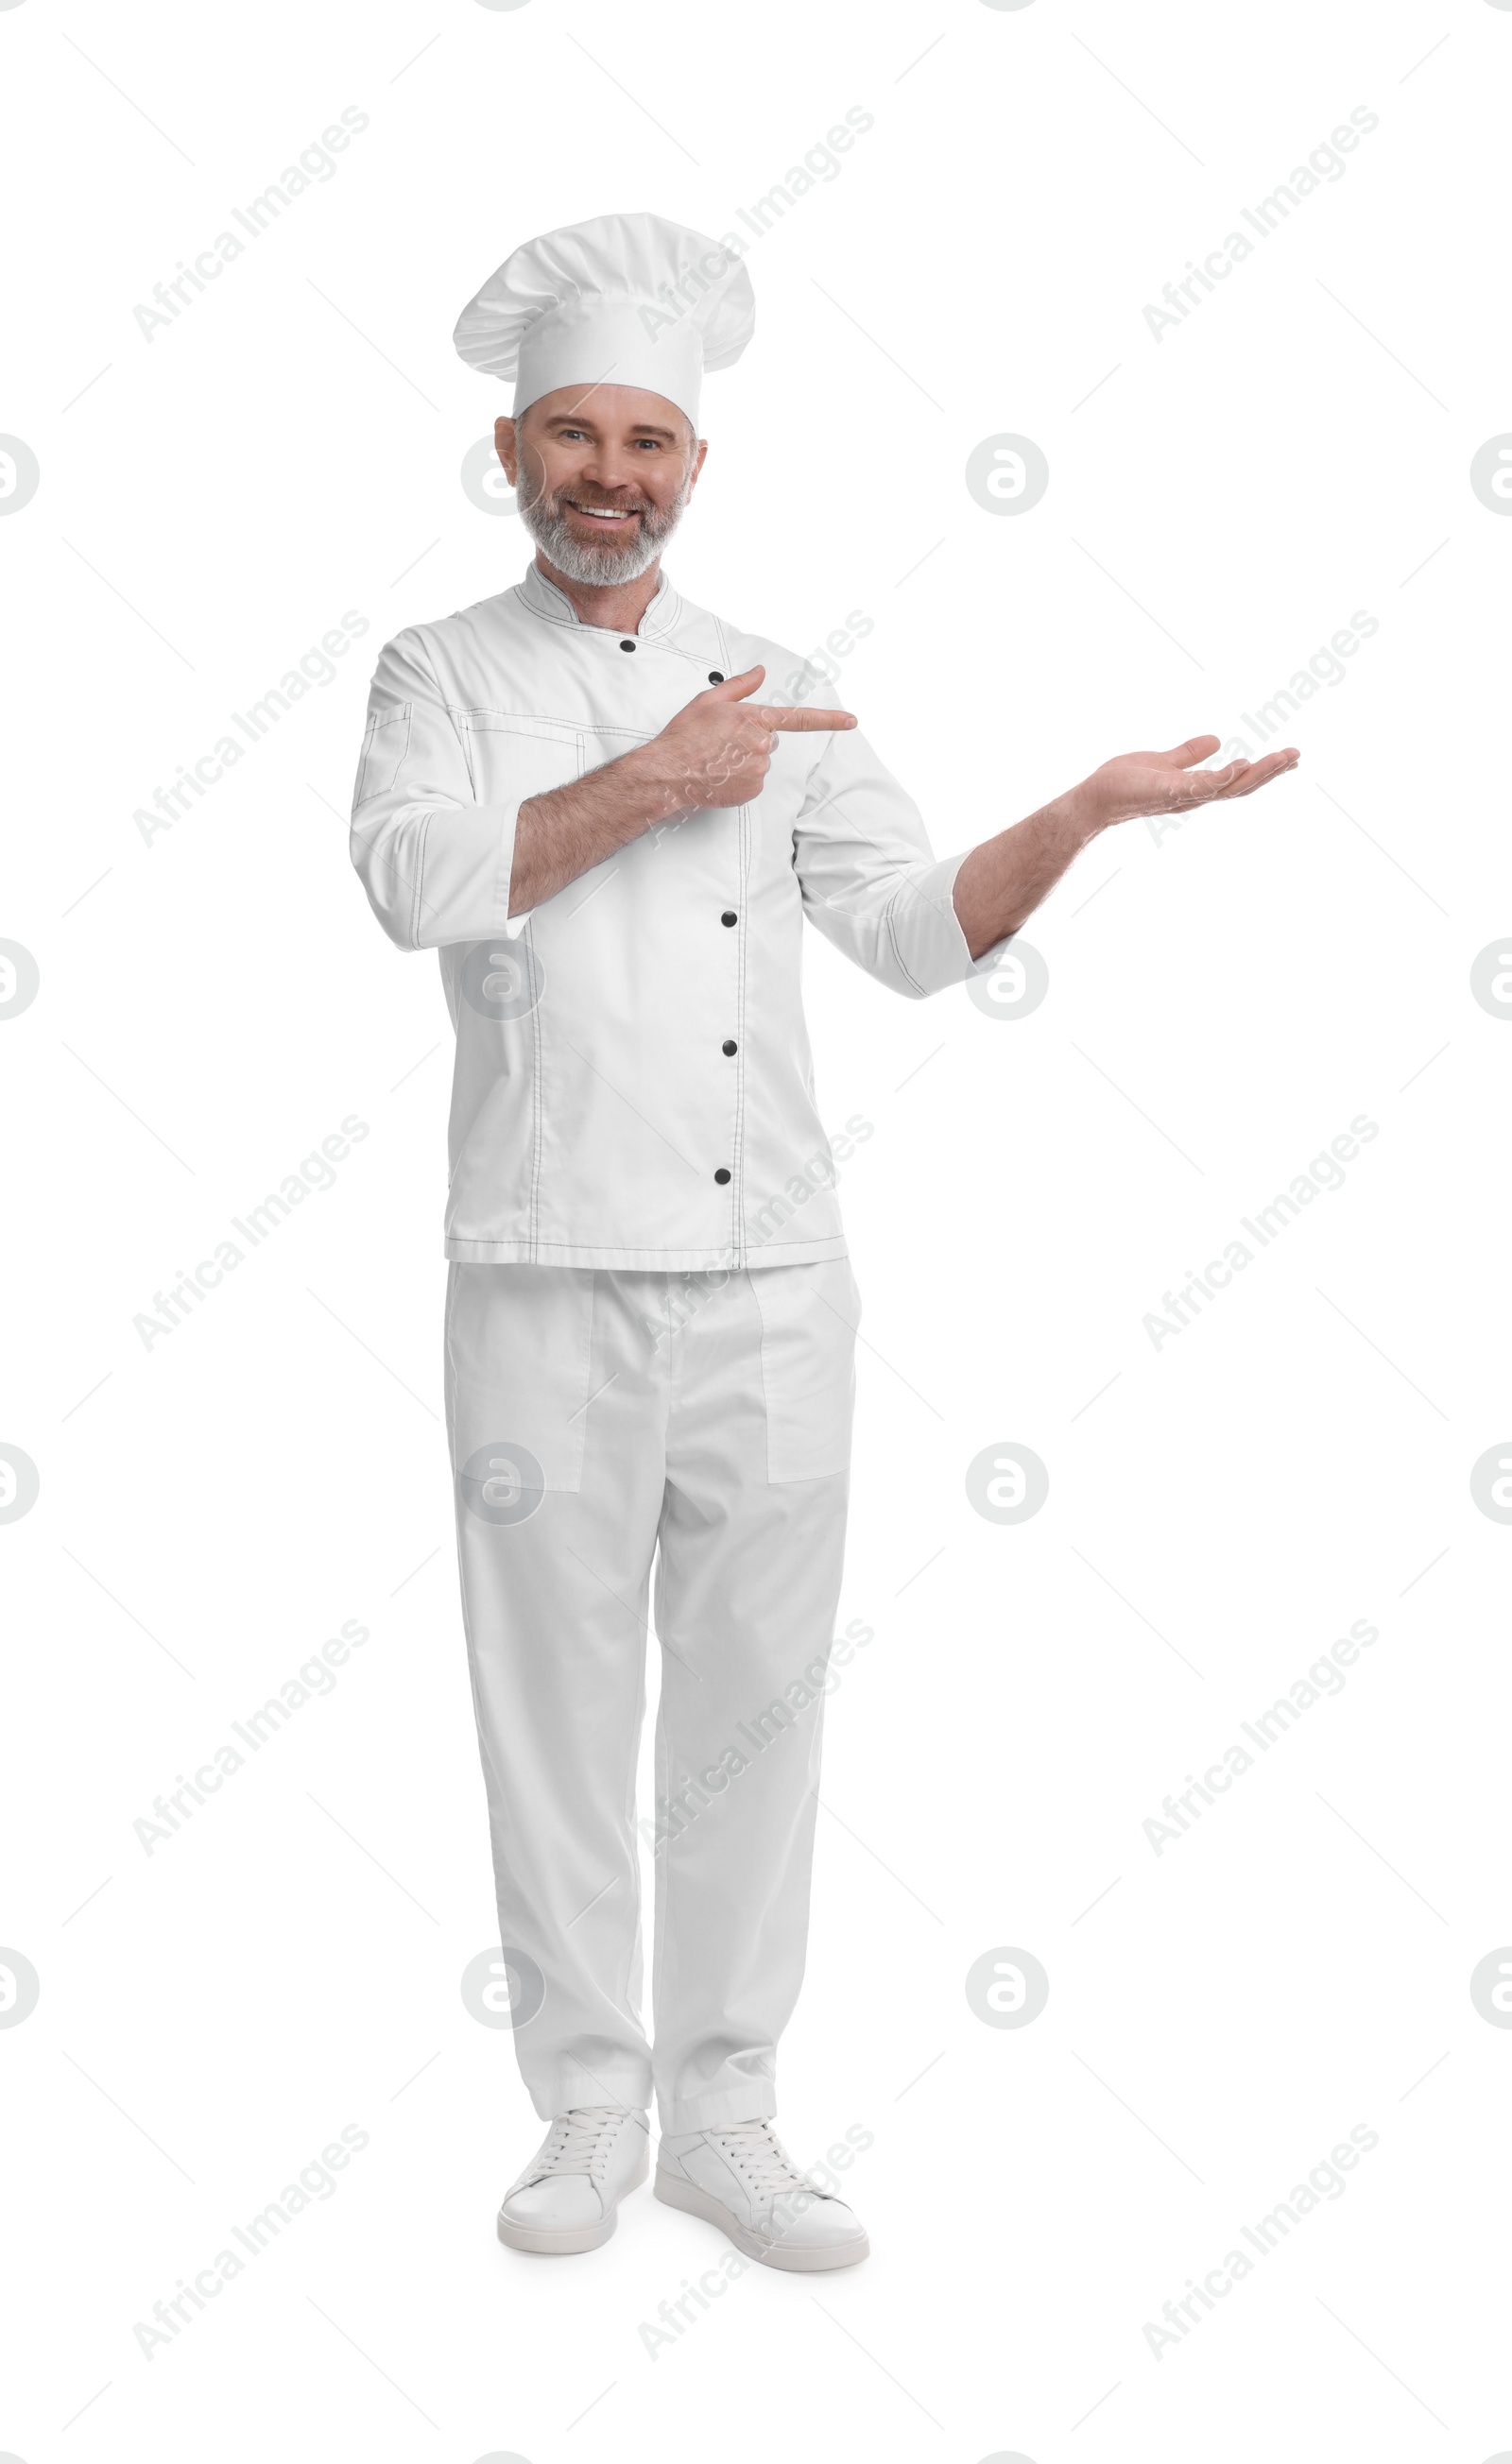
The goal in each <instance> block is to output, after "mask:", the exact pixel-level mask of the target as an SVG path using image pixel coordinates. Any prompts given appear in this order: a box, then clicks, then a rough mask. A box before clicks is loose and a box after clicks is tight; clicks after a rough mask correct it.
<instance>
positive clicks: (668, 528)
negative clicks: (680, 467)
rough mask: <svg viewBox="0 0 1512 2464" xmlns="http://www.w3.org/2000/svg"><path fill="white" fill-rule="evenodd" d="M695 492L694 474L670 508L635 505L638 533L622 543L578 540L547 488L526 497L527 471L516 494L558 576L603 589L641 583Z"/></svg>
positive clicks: (530, 528)
mask: <svg viewBox="0 0 1512 2464" xmlns="http://www.w3.org/2000/svg"><path fill="white" fill-rule="evenodd" d="M692 493H693V474H692V473H691V472H690V473H689V474H688V477H687V478H686V479H685V480H684V482H683V484H682V486H681V487H680V488H679V489H678V493H677V495H675V496H674V497H673V499H672V502H671V503H670V504H668V505H662V506H655V505H652V506H636V507H635V508H634V510H635V511H636V512H637V513H639V515H640V520H639V522H638V523H637V524H636V526H635V529H634V532H632V533H631V534H630V536H629V537H628V538H625V539H611V538H605V539H576V538H574V536H573V534H572V532H571V531H570V529H569V528H568V526H567V516H566V514H565V513H564V512H563V511H562V508H561V502H560V497H559V496H555V495H554V496H547V495H545V484H544V483H543V484H542V485H541V486H540V487H537V488H536V489H535V490H534V491H533V493H527V489H526V482H525V474H524V473H523V471H522V472H521V474H520V481H519V485H518V486H517V488H516V491H515V506H516V510H517V511H518V513H519V516H520V518H521V520H522V521H523V523H524V526H525V528H526V530H527V531H528V532H529V534H530V536H531V538H532V539H534V540H535V543H536V545H537V547H538V548H539V549H540V550H541V553H542V555H543V556H545V557H546V558H547V559H548V560H549V561H550V562H551V563H552V564H554V565H555V566H556V569H557V571H558V573H562V574H565V575H566V576H567V580H568V582H580V583H584V585H585V586H586V587H589V588H599V589H602V588H604V587H605V586H606V585H607V584H610V583H616V582H635V581H638V580H639V578H640V576H641V575H642V574H643V573H647V572H649V571H650V569H651V567H652V566H653V565H654V564H655V563H656V559H657V557H658V556H659V555H660V554H661V551H662V549H663V548H664V547H665V546H666V543H667V541H668V539H670V538H671V537H672V534H673V532H674V531H675V530H676V529H677V527H678V522H679V521H680V520H681V519H682V517H683V514H684V512H685V511H686V508H687V502H688V498H689V496H690V495H692Z"/></svg>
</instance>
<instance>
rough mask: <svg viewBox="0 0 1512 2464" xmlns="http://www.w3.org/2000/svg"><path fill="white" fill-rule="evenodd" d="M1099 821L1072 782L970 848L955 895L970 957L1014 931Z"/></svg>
mask: <svg viewBox="0 0 1512 2464" xmlns="http://www.w3.org/2000/svg"><path fill="white" fill-rule="evenodd" d="M1103 826H1104V824H1103V823H1102V822H1101V820H1099V819H1098V818H1096V816H1095V815H1094V813H1093V810H1092V807H1091V800H1090V798H1089V797H1088V796H1087V794H1086V792H1085V789H1084V787H1081V786H1078V787H1071V788H1068V789H1067V791H1066V793H1065V794H1064V795H1063V796H1056V798H1055V799H1054V800H1053V801H1052V802H1051V803H1048V804H1042V805H1041V806H1040V809H1039V811H1038V812H1037V813H1031V814H1030V815H1029V817H1028V819H1027V820H1025V821H1022V822H1015V823H1014V824H1013V825H1012V829H1007V830H1000V831H999V832H998V834H997V836H996V838H992V839H984V840H983V842H982V844H981V846H980V847H973V848H972V849H971V852H970V854H969V855H968V856H967V859H966V861H965V863H964V864H963V865H962V867H961V869H960V871H959V872H958V873H957V874H956V877H955V889H954V892H953V899H954V905H955V912H956V917H957V920H958V922H959V924H960V926H961V930H962V932H963V933H964V934H965V935H966V938H967V948H968V949H969V950H970V953H971V956H972V957H973V958H980V957H982V955H983V953H984V952H985V951H987V950H990V948H991V947H992V944H993V942H994V941H1000V940H1001V939H1002V938H1003V935H1004V934H1005V933H1016V932H1017V930H1018V928H1019V926H1020V925H1021V924H1022V923H1023V922H1024V921H1025V920H1026V918H1027V917H1029V916H1030V915H1032V914H1033V913H1034V910H1035V908H1036V907H1037V906H1038V905H1039V903H1040V900H1041V899H1042V898H1046V897H1048V895H1049V893H1050V892H1051V891H1052V890H1054V888H1055V886H1056V882H1057V881H1058V880H1059V879H1060V878H1061V875H1062V874H1063V873H1064V872H1065V871H1066V870H1067V869H1069V867H1070V866H1071V864H1072V863H1073V861H1074V860H1075V858H1076V857H1077V856H1078V855H1079V854H1080V852H1081V849H1082V848H1083V847H1085V846H1086V845H1087V843H1088V841H1089V840H1090V839H1095V838H1096V837H1097V835H1098V833H1099V831H1100V829H1101V828H1102V827H1103Z"/></svg>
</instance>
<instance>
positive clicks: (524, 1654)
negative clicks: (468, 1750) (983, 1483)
mask: <svg viewBox="0 0 1512 2464" xmlns="http://www.w3.org/2000/svg"><path fill="white" fill-rule="evenodd" d="M858 1316H859V1301H858V1297H857V1294H856V1283H855V1279H854V1277H853V1275H852V1273H851V1269H850V1265H849V1263H848V1262H847V1261H846V1260H844V1259H841V1260H837V1261H831V1262H826V1263H825V1264H822V1265H769V1266H767V1265H764V1266H760V1267H757V1268H755V1269H753V1270H751V1271H750V1272H746V1271H745V1270H743V1269H735V1270H733V1271H730V1272H728V1273H723V1272H716V1273H711V1274H702V1273H695V1274H676V1273H669V1274H652V1273H628V1272H619V1271H614V1272H610V1271H606V1270H604V1269H598V1268H594V1269H589V1268H575V1267H566V1266H520V1265H504V1266H490V1265H460V1264H454V1265H453V1266H452V1268H451V1273H450V1279H449V1284H448V1290H447V1316H446V1400H447V1426H448V1435H449V1438H450V1441H451V1446H452V1460H453V1465H454V1469H455V1473H456V1496H457V1537H458V1557H459V1561H460V1569H461V1585H462V1607H463V1617H464V1621H465V1625H466V1631H467V1646H468V1657H469V1662H470V1666H471V1670H472V1680H473V1698H474V1704H475V1707H476V1709H477V1714H478V1742H479V1746H480V1749H481V1753H482V1762H483V1773H484V1779H485V1783H486V1788H487V1794H488V1810H489V1819H490V1825H491V1831H492V1839H493V1853H494V1869H495V1879H496V1884H497V1890H498V1900H499V1920H500V1940H501V1942H502V1943H503V1945H504V1947H505V1951H506V1954H510V1953H512V1954H513V1955H514V1963H515V1968H516V1972H517V1974H518V1975H519V1976H523V1977H529V1976H530V1975H531V1970H532V1969H534V1970H535V1971H536V1973H537V1975H538V1976H539V1979H540V1980H541V1983H542V1984H544V1988H545V1991H544V1994H542V1995H540V2007H539V2008H538V2009H536V2010H535V2011H534V2012H533V2013H531V2012H530V2004H531V2001H532V2000H533V1999H535V1998H536V1993H537V1991H538V1990H539V1989H536V1990H534V1991H533V1990H530V1989H527V1990H526V1993H525V1999H524V2000H523V2002H522V2003H521V2004H520V2006H519V2011H518V2013H517V2021H516V2027H515V2044H516V2050H517V2053H518V2056H519V2060H520V2068H521V2073H522V2076H523V2079H524V2082H525V2085H526V2087H527V2088H528V2090H529V2092H530V2096H531V2098H532V2101H533V2102H534V2104H535V2107H536V2110H537V2112H538V2113H540V2114H542V2115H552V2114H556V2113H561V2112H563V2111H565V2110H566V2109H567V2107H568V2106H571V2105H579V2104H603V2103H614V2104H626V2105H632V2106H645V2105H649V2103H650V2101H651V2090H652V2088H653V2086H654V2087H655V2090H656V2103H657V2107H658V2110H659V2113H660V2117H661V2124H662V2128H663V2129H664V2130H668V2131H678V2130H698V2129H703V2128H707V2127H709V2126H711V2125H713V2124H715V2123H723V2122H733V2121H739V2120H742V2119H744V2118H745V2117H746V2116H757V2115H771V2114H774V2113H775V2112H776V2110H777V2103H776V2091H775V2084H774V2079H775V2057H776V2046H777V2039H778V2037H779V2035H781V2033H782V2030H783V2028H784V2027H785V2025H786V2024H787V2021H788V2019H789V2016H790V2014H791V2012H792V2008H793V2004H794V2002H795V2001H796V1999H797V1995H798V1989H799V1986H800V1984H801V1983H802V1979H803V1968H804V1952H805V1945H806V1941H807V1934H808V1914H809V1882H810V1871H811V1866H812V1851H813V1832H814V1820H815V1815H816V1810H817V1801H818V1800H817V1789H818V1774H819V1740H820V1726H821V1713H822V1708H823V1693H822V1687H823V1683H824V1677H825V1668H826V1663H827V1661H828V1656H829V1651H830V1644H831V1639H832V1637H833V1634H834V1616H835V1610H836V1607H837V1605H838V1601H839V1593H840V1573H841V1563H842V1557H843V1551H844V1538H845V1509H846V1494H847V1485H848V1477H849V1460H850V1437H851V1415H852V1402H853V1396H854V1352H855V1342H854V1335H855V1327H856V1320H857V1318H858ZM654 1555H655V1556H656V1634H657V1638H658V1639H659V1641H660V1645H661V1655H662V1657H661V1708H660V1714H659V1717H658V1720H657V1723H656V1840H657V1845H656V1853H655V1872H656V1943H655V1963H654V1969H653V1978H652V2009H653V2021H654V2035H655V2052H653V2050H652V2048H651V2046H649V2045H648V2043H647V2039H646V2035H645V2032H644V2030H643V2029H642V2026H641V2021H640V2015H639V2003H640V1988H641V1956H640V1877H639V1864H638V1858H637V1837H636V1829H635V1763H636V1755H637V1750H638V1744H639V1736H640V1727H641V1720H642V1715H643V1712H644V1708H645V1651H646V1638H647V1635H648V1632H649V1628H648V1625H647V1622H646V1616H647V1605H648V1599H649V1595H650V1585H651V1568H652V1560H653V1556H654ZM527 2013H528V2014H529V2015H526V2014H527Z"/></svg>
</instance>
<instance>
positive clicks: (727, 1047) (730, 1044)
mask: <svg viewBox="0 0 1512 2464" xmlns="http://www.w3.org/2000/svg"><path fill="white" fill-rule="evenodd" d="M734 1049H735V1045H734V1041H733V1039H731V1040H729V1041H727V1042H726V1043H724V1044H722V1045H720V1050H721V1051H722V1052H723V1053H725V1054H726V1055H727V1054H729V1053H731V1052H733V1051H734Z"/></svg>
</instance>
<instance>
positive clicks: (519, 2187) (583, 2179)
mask: <svg viewBox="0 0 1512 2464" xmlns="http://www.w3.org/2000/svg"><path fill="white" fill-rule="evenodd" d="M650 2145H651V2125H650V2122H649V2120H648V2118H647V2116H646V2115H645V2114H644V2113H635V2112H633V2111H632V2110H631V2108H630V2107H629V2106H628V2105H623V2104H585V2105H576V2106H574V2108H573V2109H572V2111H571V2112H570V2113H559V2114H558V2116H557V2118H556V2120H555V2122H553V2123H552V2124H551V2127H550V2129H549V2130H548V2131H547V2132H546V2135H545V2140H544V2141H543V2143H542V2145H541V2148H540V2151H539V2153H538V2154H537V2155H535V2156H533V2157H532V2158H531V2160H530V2163H529V2164H528V2165H527V2166H526V2167H525V2169H524V2171H523V2173H522V2174H521V2176H520V2179H519V2180H518V2181H517V2182H515V2183H513V2184H512V2185H511V2186H510V2188H509V2189H507V2190H506V2191H505V2193H504V2204H503V2206H502V2207H501V2208H500V2211H499V2238H500V2241H502V2242H507V2243H508V2245H509V2248H510V2249H511V2250H533V2251H540V2252H542V2253H543V2254H558V2255H566V2254H567V2252H569V2251H580V2250H597V2248H598V2246H599V2244H600V2242H605V2241H608V2239H609V2237H610V2234H611V2233H612V2232H613V2230H614V2217H615V2210H616V2209H617V2208H618V2206H619V2203H620V2200H621V2199H622V2198H623V2197H624V2196H625V2194H626V2192H627V2191H628V2190H634V2189H639V2187H640V2185H641V2183H642V2182H643V2181H644V2180H645V2178H646V2175H647V2173H648V2172H649V2171H650V2169H651V2163H650V2156H649V2152H648V2151H649V2149H650Z"/></svg>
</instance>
